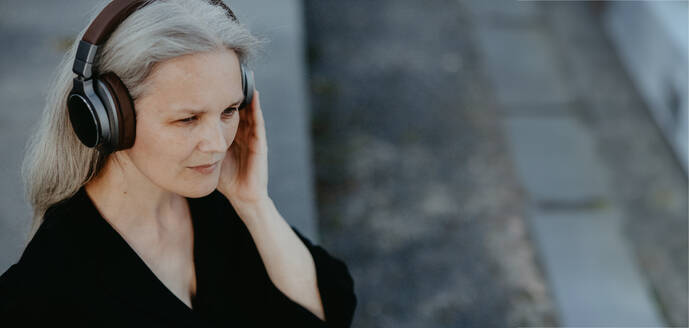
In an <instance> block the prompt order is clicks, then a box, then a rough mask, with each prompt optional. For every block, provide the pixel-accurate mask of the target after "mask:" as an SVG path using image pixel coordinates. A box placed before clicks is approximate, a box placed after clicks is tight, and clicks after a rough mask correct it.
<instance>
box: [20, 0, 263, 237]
mask: <svg viewBox="0 0 689 328" xmlns="http://www.w3.org/2000/svg"><path fill="white" fill-rule="evenodd" d="M147 2H149V4H147V5H146V6H145V7H143V8H141V9H139V10H137V11H135V12H134V13H133V14H132V15H131V16H129V17H128V18H127V19H126V20H125V21H124V22H122V24H120V26H119V27H118V28H117V29H116V30H115V31H114V33H113V34H112V35H111V36H110V38H109V39H108V41H107V42H106V43H105V44H104V45H102V46H101V47H100V48H99V49H98V53H97V55H96V60H95V64H94V70H95V71H96V72H101V73H104V72H114V73H115V74H117V75H118V76H119V77H120V78H121V79H122V82H123V83H124V85H125V86H126V87H127V88H128V89H129V93H130V94H131V96H132V98H133V99H134V100H136V99H137V98H139V97H140V96H141V95H142V94H143V93H145V92H146V83H145V82H146V78H147V77H148V76H149V74H150V73H151V70H152V68H153V66H154V65H155V64H156V63H160V62H163V61H165V60H168V59H172V58H175V57H178V56H182V55H187V54H193V53H199V52H208V51H213V50H218V49H222V48H223V47H224V48H227V49H231V50H234V52H235V53H236V54H237V56H238V57H239V60H240V62H242V63H247V62H248V60H249V59H250V58H252V57H253V56H254V55H255V53H256V51H257V50H258V47H259V46H260V44H261V43H262V42H263V41H262V40H259V39H257V38H255V37H254V36H252V35H251V33H250V32H249V31H248V30H247V29H246V28H245V27H244V26H242V25H240V24H238V23H237V22H235V21H232V20H231V19H230V18H229V17H228V16H227V14H226V11H225V10H224V9H223V8H221V7H219V6H215V5H212V4H211V3H209V1H208V0H165V1H153V0H148V1H147ZM106 4H107V2H105V3H102V4H100V9H102V8H104V7H105V5H106ZM98 12H100V10H98ZM98 12H95V13H94V15H93V17H92V19H91V20H90V22H92V21H93V19H95V16H96V15H97V14H98ZM85 32H86V28H84V30H82V31H81V33H79V35H78V37H77V38H76V39H75V42H74V43H73V44H72V46H71V48H70V50H69V51H67V53H66V54H65V56H64V58H63V59H62V62H61V63H60V66H59V67H58V69H57V71H56V72H55V73H54V76H53V81H52V83H51V86H52V87H51V89H50V90H49V91H48V95H47V99H46V100H47V101H46V104H45V108H44V113H43V115H42V116H41V120H40V122H39V124H38V129H37V131H36V133H35V134H34V135H33V136H32V138H31V139H30V140H29V143H28V145H27V152H26V155H25V157H24V163H23V166H22V176H23V179H24V184H25V187H26V193H27V198H28V200H29V202H30V203H31V206H32V208H33V220H32V228H31V234H30V236H31V235H33V233H35V231H36V229H37V228H38V227H39V226H40V224H41V222H42V221H43V216H44V214H45V211H46V210H47V209H48V208H49V207H50V206H51V205H53V204H55V203H57V202H59V201H61V200H64V199H66V198H69V197H71V196H72V195H74V194H75V193H76V192H77V191H78V190H79V188H81V186H83V185H85V184H86V183H87V182H88V181H89V180H91V179H92V178H93V177H94V176H96V175H97V174H98V172H99V169H100V168H101V167H102V165H103V164H104V162H105V161H106V160H107V157H108V155H107V154H103V153H100V152H99V151H97V150H95V149H93V148H87V147H86V146H84V145H83V144H81V142H80V141H79V139H78V138H77V136H76V135H75V134H74V131H73V129H72V126H71V123H70V121H69V116H68V114H67V106H66V102H67V95H68V94H69V91H70V90H71V88H72V80H73V78H74V76H75V74H74V73H72V64H73V63H74V57H75V52H76V48H77V45H78V43H79V40H81V38H82V36H83V34H84V33H85Z"/></svg>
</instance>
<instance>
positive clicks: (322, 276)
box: [292, 227, 357, 327]
mask: <svg viewBox="0 0 689 328" xmlns="http://www.w3.org/2000/svg"><path fill="white" fill-rule="evenodd" d="M292 230H294V232H295V233H296V234H297V236H299V238H300V239H301V241H302V242H303V243H304V245H306V248H308V250H309V251H310V252H311V256H312V257H313V261H314V263H315V266H316V278H317V280H318V290H319V293H320V295H321V301H322V303H323V311H324V312H325V320H326V327H349V326H350V325H351V323H352V318H353V317H354V310H355V308H356V304H357V300H356V295H355V294H354V280H353V279H352V276H351V275H350V273H349V269H347V265H345V263H344V262H342V261H341V260H339V259H337V258H335V257H333V256H332V255H330V254H328V252H327V251H326V250H325V249H323V248H322V247H321V246H318V245H314V244H313V243H311V241H310V240H309V239H308V238H306V237H304V236H303V235H302V234H301V233H300V232H299V231H298V230H297V229H295V228H294V227H292Z"/></svg>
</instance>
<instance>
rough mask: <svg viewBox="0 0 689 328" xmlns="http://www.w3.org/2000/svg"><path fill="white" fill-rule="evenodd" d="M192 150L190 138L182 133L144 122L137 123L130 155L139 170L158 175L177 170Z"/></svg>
mask: <svg viewBox="0 0 689 328" xmlns="http://www.w3.org/2000/svg"><path fill="white" fill-rule="evenodd" d="M192 150H193V145H191V138H189V137H188V136H186V135H185V134H184V133H183V131H174V128H171V127H165V126H162V125H160V124H147V122H145V121H144V122H137V129H136V140H135V142H134V146H133V147H132V148H131V149H130V155H131V157H132V158H133V159H134V160H135V162H136V164H137V166H139V167H140V168H141V169H143V170H145V171H148V173H151V174H155V175H158V174H161V173H167V174H169V173H171V171H172V170H178V168H177V166H179V165H181V163H182V162H183V160H184V159H185V158H187V157H188V156H189V154H190V153H191V152H192Z"/></svg>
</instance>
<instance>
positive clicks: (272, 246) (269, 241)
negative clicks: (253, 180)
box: [231, 198, 325, 320]
mask: <svg viewBox="0 0 689 328" xmlns="http://www.w3.org/2000/svg"><path fill="white" fill-rule="evenodd" d="M231 202H232V200H231ZM232 205H233V207H234V208H235V210H236V211H237V214H238V215H239V217H240V218H241V219H242V221H243V222H244V224H245V225H246V227H247V228H248V230H249V233H250V234H251V237H252V238H253V240H254V243H256V247H257V248H258V252H259V254H260V255H261V259H262V260H263V263H264V265H265V267H266V271H267V272H268V276H269V277H270V280H271V281H272V282H273V284H274V285H275V286H276V287H277V288H278V289H279V290H280V291H282V292H283V293H284V294H285V295H287V296H288V297H289V298H290V299H292V300H293V301H295V302H296V303H298V304H300V305H302V306H303V307H305V308H306V309H308V310H309V311H311V312H312V313H313V314H315V315H316V316H317V317H319V318H321V320H325V315H324V312H323V305H322V303H321V298H320V294H319V291H318V285H317V279H316V267H315V264H314V261H313V257H312V256H311V253H310V252H309V250H308V249H307V248H306V246H305V245H304V243H302V241H301V239H299V237H298V236H297V235H296V234H295V233H294V231H293V230H292V228H291V227H290V226H289V224H287V222H286V221H285V219H284V218H283V217H282V215H280V213H279V212H278V210H277V208H275V204H274V203H273V201H272V199H270V198H265V199H264V200H262V201H260V202H258V203H252V204H241V203H238V202H236V201H235V202H232Z"/></svg>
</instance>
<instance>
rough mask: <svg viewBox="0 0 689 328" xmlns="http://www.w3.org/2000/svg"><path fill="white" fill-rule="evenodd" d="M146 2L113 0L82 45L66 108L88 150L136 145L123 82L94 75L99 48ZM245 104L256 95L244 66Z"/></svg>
mask: <svg viewBox="0 0 689 328" xmlns="http://www.w3.org/2000/svg"><path fill="white" fill-rule="evenodd" d="M210 2H211V4H213V5H217V6H220V7H223V8H224V9H225V10H227V15H228V16H229V18H231V19H232V20H233V21H237V17H236V16H235V15H234V13H233V12H232V10H230V8H229V7H227V6H226V5H225V4H224V3H223V2H222V1H221V0H210ZM148 3H150V1H146V0H113V1H112V2H110V3H109V4H108V5H107V6H106V7H105V8H104V9H103V11H101V13H100V14H98V16H97V17H96V19H95V20H94V21H93V22H92V23H91V25H90V26H89V28H88V29H87V30H86V33H84V37H83V38H82V39H81V41H80V42H79V45H78V47H77V52H76V58H75V59H74V66H73V67H72V71H73V72H74V73H76V74H77V77H76V78H74V86H73V87H72V91H70V93H69V96H67V108H68V110H69V120H70V122H71V123H72V128H73V129H74V132H75V133H76V135H77V137H79V140H81V142H82V143H83V144H84V145H86V146H87V147H99V149H100V150H102V151H108V152H112V151H117V150H122V149H127V148H129V147H131V146H132V145H134V139H135V136H136V117H135V114H134V101H133V100H132V98H131V96H130V95H129V92H128V91H127V88H126V87H125V86H124V84H123V83H122V80H120V78H119V77H118V76H117V75H116V74H115V73H112V72H107V73H104V74H98V73H95V72H93V71H92V66H93V61H94V58H95V57H96V51H97V50H98V47H99V46H100V45H102V44H104V43H105V41H106V40H107V39H108V37H109V36H110V34H112V32H113V31H114V30H115V29H116V28H117V26H119V24H121V23H122V21H124V20H125V19H126V18H127V17H129V15H131V14H132V13H133V12H134V11H136V10H137V9H139V8H141V7H143V6H145V5H147V4H148ZM240 70H241V75H242V76H241V77H242V90H243V92H244V101H243V102H242V103H241V105H240V106H239V108H244V107H246V106H247V105H248V104H250V103H251V99H252V98H253V91H254V81H253V75H252V74H251V72H250V71H248V70H247V69H246V67H245V66H244V65H243V64H241V67H240Z"/></svg>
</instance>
